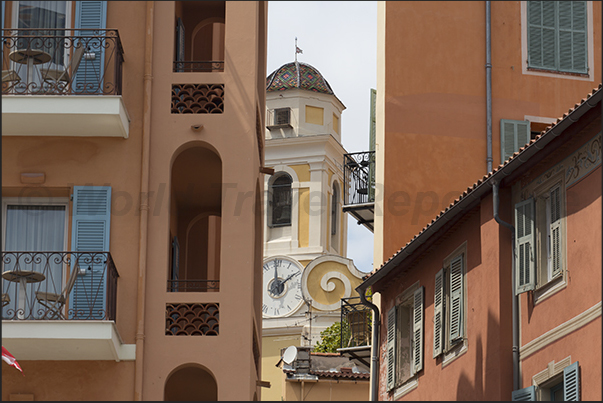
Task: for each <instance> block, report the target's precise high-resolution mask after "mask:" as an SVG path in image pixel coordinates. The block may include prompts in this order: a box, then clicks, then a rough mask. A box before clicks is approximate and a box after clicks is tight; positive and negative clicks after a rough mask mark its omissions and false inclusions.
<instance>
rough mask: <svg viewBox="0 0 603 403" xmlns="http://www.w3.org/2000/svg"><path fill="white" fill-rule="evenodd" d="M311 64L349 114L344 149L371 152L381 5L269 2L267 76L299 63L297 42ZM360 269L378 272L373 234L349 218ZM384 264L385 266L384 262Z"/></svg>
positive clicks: (343, 121)
mask: <svg viewBox="0 0 603 403" xmlns="http://www.w3.org/2000/svg"><path fill="white" fill-rule="evenodd" d="M296 37H297V46H298V47H299V48H300V49H301V50H302V51H303V53H301V54H298V55H297V60H298V61H300V62H304V63H307V64H309V65H311V66H313V67H315V68H316V69H318V71H319V72H320V73H321V74H322V75H323V77H324V78H325V79H326V80H327V81H328V82H329V84H330V86H331V88H332V89H333V91H334V92H335V95H337V98H339V100H340V101H341V102H342V103H343V104H344V105H345V107H346V109H345V110H344V111H343V113H342V115H341V136H342V143H343V147H344V148H345V149H346V151H347V152H348V153H353V152H359V151H368V149H369V118H370V90H371V88H377V2H375V1H269V2H268V64H267V68H266V70H267V75H269V74H270V73H272V72H273V71H274V70H276V69H277V68H279V67H280V66H282V65H283V64H286V63H289V62H292V61H294V60H295V38H296ZM347 257H348V258H350V259H353V260H354V265H355V266H356V268H357V269H358V270H360V271H363V272H369V271H371V270H372V268H373V234H372V233H371V232H370V231H369V230H368V229H366V228H365V227H364V226H362V225H358V224H357V223H356V220H355V219H354V218H353V217H351V216H349V215H348V253H347ZM379 263H381V262H379Z"/></svg>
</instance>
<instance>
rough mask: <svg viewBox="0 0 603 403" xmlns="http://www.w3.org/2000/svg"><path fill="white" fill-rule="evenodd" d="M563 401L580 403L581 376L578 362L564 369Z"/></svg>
mask: <svg viewBox="0 0 603 403" xmlns="http://www.w3.org/2000/svg"><path fill="white" fill-rule="evenodd" d="M563 400H564V401H566V402H578V401H580V374H579V365H578V361H576V362H575V363H573V364H572V365H569V366H567V367H565V368H564V369H563Z"/></svg>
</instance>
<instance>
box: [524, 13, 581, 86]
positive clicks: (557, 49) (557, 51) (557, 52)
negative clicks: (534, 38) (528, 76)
mask: <svg viewBox="0 0 603 403" xmlns="http://www.w3.org/2000/svg"><path fill="white" fill-rule="evenodd" d="M535 3H541V4H542V3H544V2H542V1H540V2H537V1H533V2H531V4H535ZM559 3H560V2H550V3H549V4H551V5H552V6H553V7H554V11H553V12H554V20H555V25H554V27H546V26H545V25H544V24H543V23H542V22H541V23H540V24H531V23H530V6H529V3H528V2H526V30H527V56H528V57H527V60H526V64H527V68H528V69H534V70H543V71H550V72H554V73H570V74H578V75H588V73H589V70H590V66H589V57H588V55H589V46H588V42H589V41H588V39H589V38H588V34H589V29H588V27H589V24H588V22H589V21H588V20H589V18H588V2H587V1H582V3H584V14H585V15H584V29H579V30H578V29H574V27H573V26H572V28H571V29H567V28H562V27H561V26H560V22H559ZM568 3H571V2H568ZM571 7H573V6H571ZM543 12H544V11H541V13H543ZM541 21H542V20H541ZM534 25H535V26H536V27H537V28H540V30H541V31H542V30H544V29H550V30H552V31H553V32H554V34H553V35H554V53H553V56H554V67H549V66H545V65H544V62H543V63H542V64H541V65H536V64H535V62H532V61H531V57H530V56H531V54H530V37H531V34H530V31H531V30H530V28H531V27H532V26H534ZM572 25H573V24H572ZM568 31H569V32H570V33H571V34H572V35H573V34H574V33H577V32H579V33H582V32H583V33H584V54H585V68H586V70H585V71H582V70H580V69H572V68H563V67H562V66H561V44H560V42H561V39H560V36H561V33H562V32H568ZM541 36H542V33H541ZM570 44H571V46H572V47H573V45H574V40H573V39H572V40H571V42H570ZM572 53H574V52H572Z"/></svg>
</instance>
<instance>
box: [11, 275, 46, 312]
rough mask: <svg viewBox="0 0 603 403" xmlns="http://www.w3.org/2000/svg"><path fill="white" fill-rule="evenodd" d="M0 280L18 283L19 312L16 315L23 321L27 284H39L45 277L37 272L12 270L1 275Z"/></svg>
mask: <svg viewBox="0 0 603 403" xmlns="http://www.w3.org/2000/svg"><path fill="white" fill-rule="evenodd" d="M2 278H3V279H5V280H6V281H12V282H14V283H19V305H18V309H19V311H18V313H17V315H18V317H19V319H23V313H24V312H25V301H26V300H27V294H26V293H27V288H26V286H27V283H39V282H41V281H44V280H46V276H45V275H44V274H42V273H40V272H37V271H31V270H13V271H5V272H4V273H2Z"/></svg>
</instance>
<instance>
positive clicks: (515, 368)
mask: <svg viewBox="0 0 603 403" xmlns="http://www.w3.org/2000/svg"><path fill="white" fill-rule="evenodd" d="M498 186H499V183H498V182H497V181H493V182H492V201H493V203H494V219H495V220H496V222H497V223H498V224H500V225H504V226H505V227H507V228H509V230H511V251H512V255H513V256H512V259H511V282H512V286H511V292H512V295H513V297H512V299H511V310H512V319H511V321H512V323H513V390H518V389H519V312H518V309H517V308H518V305H519V304H518V303H517V299H518V297H517V295H515V227H513V226H512V225H511V224H509V223H508V222H505V221H503V220H501V219H500V217H499V216H498V204H499V202H500V200H499V198H498Z"/></svg>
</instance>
